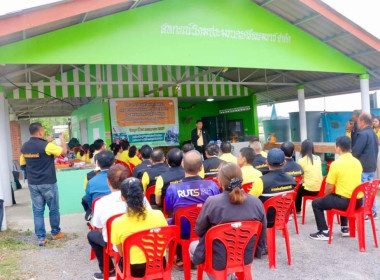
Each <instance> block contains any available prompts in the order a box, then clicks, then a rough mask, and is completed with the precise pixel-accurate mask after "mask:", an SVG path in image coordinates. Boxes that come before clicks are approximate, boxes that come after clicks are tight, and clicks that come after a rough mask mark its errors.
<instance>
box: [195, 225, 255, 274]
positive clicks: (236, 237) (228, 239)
mask: <svg viewBox="0 0 380 280" xmlns="http://www.w3.org/2000/svg"><path fill="white" fill-rule="evenodd" d="M261 228H262V224H261V222H259V221H240V222H232V223H225V224H220V225H216V226H214V227H212V228H211V229H209V230H208V231H207V233H206V240H205V244H206V250H205V254H206V255H205V262H204V263H203V264H200V265H198V271H197V280H202V279H203V271H205V272H207V273H208V274H211V275H212V276H214V278H215V280H225V279H227V275H228V274H230V273H234V272H235V275H236V276H237V277H238V279H248V280H250V279H252V271H251V270H252V262H251V263H250V264H247V265H245V264H244V251H245V249H246V247H247V245H248V242H249V240H251V238H252V237H253V236H254V235H256V240H255V244H254V247H253V248H252V249H253V254H255V251H256V246H257V242H258V240H259V236H260V233H261ZM215 240H219V241H220V242H222V243H223V245H224V247H225V248H226V250H227V263H226V268H225V269H224V270H215V269H214V268H213V267H212V255H213V251H212V244H213V241H215Z"/></svg>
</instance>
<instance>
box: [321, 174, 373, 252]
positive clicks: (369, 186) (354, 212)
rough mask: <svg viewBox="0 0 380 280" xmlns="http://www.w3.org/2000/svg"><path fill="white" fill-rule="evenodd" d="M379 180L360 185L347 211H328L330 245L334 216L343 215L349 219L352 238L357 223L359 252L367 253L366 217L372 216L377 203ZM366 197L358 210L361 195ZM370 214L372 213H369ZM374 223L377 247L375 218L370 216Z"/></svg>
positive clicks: (353, 194) (352, 196)
mask: <svg viewBox="0 0 380 280" xmlns="http://www.w3.org/2000/svg"><path fill="white" fill-rule="evenodd" d="M377 186H378V180H376V182H375V183H373V182H364V183H362V184H360V185H359V186H358V187H356V189H355V190H354V191H353V193H352V195H351V199H350V202H349V204H348V207H347V209H346V210H344V211H343V210H338V209H331V210H328V211H327V221H328V225H329V244H331V237H332V231H333V225H334V215H341V216H344V217H347V218H348V222H349V230H350V237H355V221H356V226H357V230H358V241H359V250H360V252H365V251H366V249H365V234H364V233H365V226H364V215H365V214H369V215H372V207H373V203H374V201H375V197H376V193H377ZM360 193H361V194H363V195H364V205H362V206H361V207H359V208H358V209H356V201H357V199H360V198H358V195H359V194H360ZM369 212H370V213H369ZM370 217H372V218H371V222H373V223H372V230H373V234H374V239H375V246H376V248H377V247H378V246H377V237H376V228H375V225H374V220H373V216H370Z"/></svg>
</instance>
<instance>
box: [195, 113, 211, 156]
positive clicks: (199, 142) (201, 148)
mask: <svg viewBox="0 0 380 280" xmlns="http://www.w3.org/2000/svg"><path fill="white" fill-rule="evenodd" d="M195 125H196V128H194V129H193V130H192V131H191V143H192V144H193V145H194V148H195V149H196V150H197V151H198V152H200V153H201V155H203V158H204V159H205V158H206V154H205V147H206V146H207V144H208V142H210V137H209V135H208V133H207V131H206V130H202V128H203V122H202V121H201V120H197V121H196V124H195Z"/></svg>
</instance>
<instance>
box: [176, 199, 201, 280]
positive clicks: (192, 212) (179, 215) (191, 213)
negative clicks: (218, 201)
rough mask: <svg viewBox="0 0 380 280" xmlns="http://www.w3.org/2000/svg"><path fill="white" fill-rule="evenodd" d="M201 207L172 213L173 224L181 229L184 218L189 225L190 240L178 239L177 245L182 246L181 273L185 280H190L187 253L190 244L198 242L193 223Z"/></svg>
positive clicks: (184, 208)
mask: <svg viewBox="0 0 380 280" xmlns="http://www.w3.org/2000/svg"><path fill="white" fill-rule="evenodd" d="M202 207H203V204H202V203H199V204H195V205H192V206H188V207H183V208H180V209H178V210H177V211H176V212H175V213H174V219H175V220H174V221H175V222H174V223H175V224H176V225H177V226H179V227H180V228H182V223H181V222H182V220H183V218H185V219H186V220H187V221H188V222H189V223H190V238H189V239H181V237H180V239H179V240H178V243H179V244H181V246H182V260H183V273H184V277H185V280H191V259H190V253H189V247H190V243H191V242H192V241H194V240H198V239H199V236H198V235H197V234H196V233H195V223H196V221H197V218H198V216H199V213H200V212H201V210H202Z"/></svg>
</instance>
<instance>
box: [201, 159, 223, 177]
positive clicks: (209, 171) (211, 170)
mask: <svg viewBox="0 0 380 280" xmlns="http://www.w3.org/2000/svg"><path fill="white" fill-rule="evenodd" d="M222 162H224V160H221V159H220V158H218V157H210V158H208V159H206V160H205V161H204V162H203V168H204V170H205V178H208V177H215V176H216V175H217V174H218V172H219V165H220V164H221V163H222Z"/></svg>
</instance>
